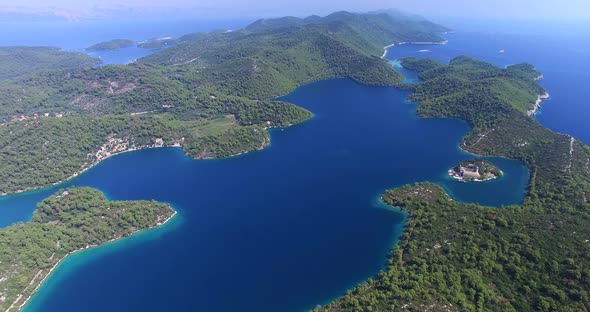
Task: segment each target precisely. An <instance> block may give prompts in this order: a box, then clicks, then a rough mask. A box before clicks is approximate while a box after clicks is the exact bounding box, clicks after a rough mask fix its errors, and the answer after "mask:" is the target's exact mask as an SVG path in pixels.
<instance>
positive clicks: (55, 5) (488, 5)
mask: <svg viewBox="0 0 590 312" xmlns="http://www.w3.org/2000/svg"><path fill="white" fill-rule="evenodd" d="M386 8H396V9H401V10H404V11H408V12H411V13H416V14H421V15H424V16H426V17H476V18H480V17H481V18H510V19H519V18H520V19H577V20H580V19H582V20H584V19H587V20H590V0H337V1H336V0H0V12H13V13H14V12H20V13H30V14H48V15H51V14H53V15H58V16H62V17H66V18H72V19H83V18H91V17H94V18H96V17H101V18H108V17H114V16H124V15H125V14H136V15H140V14H158V12H160V14H162V13H163V14H176V13H180V12H182V13H183V14H185V15H186V14H190V15H194V16H199V15H201V16H223V17H231V16H242V17H244V16H253V17H254V16H256V17H265V16H269V17H271V16H282V15H294V16H306V15H310V14H319V15H325V14H328V13H330V12H333V11H340V10H348V11H371V10H377V9H386Z"/></svg>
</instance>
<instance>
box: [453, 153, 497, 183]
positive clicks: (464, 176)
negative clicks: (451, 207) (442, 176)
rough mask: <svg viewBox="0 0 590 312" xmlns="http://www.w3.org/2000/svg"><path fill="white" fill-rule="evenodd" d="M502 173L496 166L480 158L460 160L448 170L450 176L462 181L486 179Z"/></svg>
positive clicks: (491, 178) (494, 177)
mask: <svg viewBox="0 0 590 312" xmlns="http://www.w3.org/2000/svg"><path fill="white" fill-rule="evenodd" d="M502 174H503V173H502V171H501V170H500V169H498V167H496V166H494V165H493V164H492V163H490V162H488V161H485V160H481V159H472V160H465V161H462V162H460V163H458V164H457V165H456V166H455V167H453V168H452V169H451V170H449V176H450V177H452V178H453V179H457V180H459V181H462V182H482V181H488V180H493V179H496V178H498V177H501V176H502Z"/></svg>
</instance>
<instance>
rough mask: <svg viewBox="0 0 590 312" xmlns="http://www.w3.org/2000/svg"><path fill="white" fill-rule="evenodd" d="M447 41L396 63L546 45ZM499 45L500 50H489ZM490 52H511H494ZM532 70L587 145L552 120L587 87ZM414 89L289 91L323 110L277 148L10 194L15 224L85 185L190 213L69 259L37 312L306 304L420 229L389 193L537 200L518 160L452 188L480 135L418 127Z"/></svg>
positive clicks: (506, 39) (42, 294)
mask: <svg viewBox="0 0 590 312" xmlns="http://www.w3.org/2000/svg"><path fill="white" fill-rule="evenodd" d="M155 35H159V34H155ZM172 35H173V34H172ZM150 36H151V35H150ZM448 36H449V37H448V38H449V40H450V43H449V45H446V46H433V47H428V48H424V47H422V46H420V47H414V46H403V47H395V48H393V49H391V50H390V53H389V54H388V58H391V59H392V60H393V59H396V58H400V57H403V56H409V55H425V56H426V55H427V54H429V55H428V56H431V57H436V58H439V59H441V60H443V61H448V59H450V57H452V56H455V55H460V54H467V55H473V56H476V57H481V58H484V59H486V60H491V61H493V62H494V63H496V64H499V65H508V64H511V63H514V62H517V61H520V60H521V59H522V60H529V58H527V55H526V51H529V52H530V51H536V50H535V49H534V48H533V49H528V50H522V51H521V52H520V53H522V54H517V55H516V56H513V57H512V56H511V57H512V58H510V59H503V58H504V57H507V56H508V55H511V54H510V53H514V52H511V51H519V50H517V49H515V47H516V46H518V45H519V44H520V43H518V42H513V41H514V40H516V41H521V40H523V39H522V38H521V37H517V39H510V38H512V36H514V35H513V34H509V33H506V34H502V33H500V34H490V33H488V32H485V31H484V32H482V33H481V34H479V35H477V34H473V33H470V32H457V33H454V34H450V35H448ZM485 36H488V37H489V38H500V39H495V40H500V43H501V44H500V43H498V45H497V46H496V45H491V43H489V40H492V39H489V40H487V39H486V40H483V39H478V40H479V41H476V43H477V42H480V41H481V42H484V43H485V44H476V43H474V41H473V40H475V39H477V38H488V37H485ZM113 37H116V36H109V38H108V39H110V38H113ZM143 38H145V36H144V37H143ZM132 39H133V38H132ZM139 39H141V38H139ZM95 41H100V40H93V41H92V42H95ZM530 42H531V44H533V43H538V44H541V45H542V44H543V43H539V42H537V41H536V40H533V39H531V40H530ZM487 44H490V45H491V46H490V47H487ZM488 48H489V49H490V50H489V51H496V52H497V51H499V50H500V49H505V53H503V54H502V55H500V56H499V59H495V58H494V56H495V52H489V51H488ZM421 49H429V50H431V51H432V52H418V50H421ZM492 49H493V50H492ZM583 51H588V50H584V49H582V52H581V54H580V55H585V54H584V52H583ZM556 55H557V54H556ZM574 55H577V54H574ZM534 59H536V60H538V61H542V60H545V63H542V62H539V63H535V62H534ZM529 61H530V62H531V63H534V64H535V65H536V66H537V68H538V69H539V70H541V71H543V72H544V74H545V77H546V79H545V80H544V81H543V84H544V86H545V87H546V88H547V89H548V91H549V92H550V93H551V94H552V96H554V99H552V100H550V101H548V102H547V103H546V107H545V108H544V109H543V114H542V115H540V116H539V117H538V118H539V120H540V121H541V122H543V123H544V124H548V125H549V126H550V127H552V128H554V127H558V126H561V127H563V128H562V131H563V132H568V133H572V134H575V135H576V136H577V137H580V138H582V136H581V135H579V134H580V133H581V134H583V133H585V132H584V128H582V127H583V125H582V123H577V122H576V121H575V118H576V117H577V116H574V117H573V119H572V116H570V115H567V114H565V115H562V119H561V122H562V124H560V123H559V122H558V121H559V120H558V119H552V118H549V119H548V120H543V118H545V116H551V113H550V109H551V107H553V106H557V105H558V104H559V106H562V105H563V106H567V105H572V107H570V108H569V109H572V110H580V111H581V112H580V114H584V113H586V114H587V112H585V111H584V110H583V109H582V107H581V106H578V104H576V103H574V104H571V103H570V102H566V101H563V100H561V99H562V98H561V97H558V95H559V94H562V96H563V94H567V93H568V92H569V93H575V94H578V95H581V94H583V93H582V90H583V89H577V88H576V87H575V86H577V85H576V84H573V85H572V84H568V83H566V82H563V83H559V81H560V78H559V77H555V78H553V80H552V79H551V78H550V76H552V75H555V74H550V72H552V71H551V70H550V69H551V68H554V67H553V66H554V65H552V64H549V63H551V58H549V57H547V58H544V59H543V58H540V57H539V58H534V57H533V56H531V58H530V60H529ZM578 61H582V59H578ZM568 62H573V61H572V60H568ZM555 68H557V66H555ZM547 70H549V71H547ZM562 70H565V71H567V69H563V68H562ZM573 70H574V71H575V70H577V67H576V68H574V69H573ZM556 73H557V72H556ZM568 77H571V76H568ZM407 78H408V79H409V80H412V79H415V77H411V76H410V75H408V77H407ZM550 81H554V85H552V86H551V87H550V86H549V85H548V83H549V82H550ZM554 94H555V95H554ZM408 95H409V94H408V93H407V92H406V91H400V90H396V89H393V88H376V87H367V86H362V85H358V84H356V83H354V82H352V81H350V80H346V79H338V80H328V81H321V82H318V83H314V84H310V85H306V86H303V87H300V88H298V89H297V90H296V91H294V92H293V93H292V94H290V95H288V96H286V97H285V98H284V100H287V101H290V102H293V103H296V104H298V105H301V106H303V107H306V108H308V109H310V110H311V111H313V112H314V114H315V117H314V118H313V119H312V120H310V121H308V122H306V123H303V124H301V125H297V126H294V127H291V128H288V129H284V130H282V129H275V130H273V131H272V145H271V146H270V147H269V148H268V149H266V150H263V151H260V152H256V153H251V154H246V155H242V156H239V157H233V158H230V159H224V160H211V161H199V160H192V159H190V158H188V157H186V156H185V155H184V154H183V153H182V151H181V150H180V149H174V148H167V149H158V150H145V151H138V152H132V153H126V154H122V155H118V156H116V157H113V158H110V159H108V160H106V161H104V162H103V163H101V164H100V165H98V166H97V167H95V168H93V169H91V170H89V171H88V172H86V173H85V174H83V175H81V176H79V177H78V178H76V179H74V180H72V181H69V182H67V183H66V184H64V185H61V186H58V187H54V188H50V189H46V190H42V191H37V192H30V193H26V194H19V195H14V196H8V197H4V198H0V226H7V225H9V224H12V223H13V222H17V221H27V220H29V219H30V217H31V213H32V211H33V209H34V204H35V203H36V202H38V201H39V200H41V199H43V198H45V197H47V196H49V195H50V194H52V193H53V192H55V191H56V190H57V189H59V188H61V187H68V186H71V185H76V186H92V187H96V188H99V189H100V190H102V191H103V192H105V193H106V194H107V196H108V197H109V198H110V199H112V200H131V199H155V200H160V201H166V202H169V203H171V204H172V205H173V206H174V208H175V209H177V210H178V212H179V214H178V215H177V217H175V218H174V219H173V221H171V223H170V224H168V225H166V226H164V227H162V228H159V229H155V230H151V231H148V232H143V233H140V234H138V235H135V236H133V237H131V238H128V239H124V240H121V241H118V242H114V243H111V244H108V245H105V246H102V247H99V248H94V249H90V250H87V251H84V252H80V253H78V254H75V255H73V256H71V257H69V258H68V259H66V261H64V262H63V263H62V265H60V266H59V267H58V268H57V269H56V271H55V272H54V274H53V275H52V276H51V278H49V279H48V280H47V282H46V283H45V284H44V285H43V286H42V287H41V289H40V290H39V292H38V293H37V295H36V296H34V297H33V299H32V300H31V302H30V303H29V304H28V305H27V306H26V311H104V310H109V311H131V310H133V311H136V310H139V311H159V310H176V311H253V310H256V311H301V310H305V309H309V308H313V307H314V306H315V305H317V304H323V303H326V302H328V301H330V300H331V299H333V298H335V297H338V296H339V295H341V294H343V293H344V292H345V291H346V290H347V289H350V288H351V287H353V286H354V285H356V284H357V283H359V282H361V281H363V280H365V279H366V278H368V277H370V276H372V275H374V274H376V273H377V272H378V271H379V270H380V269H381V268H383V266H384V264H385V261H386V259H387V255H388V253H389V251H390V249H391V247H392V246H393V244H394V242H395V240H396V239H397V237H398V235H399V234H400V233H401V231H402V229H403V228H402V227H403V224H404V220H405V215H404V214H403V213H400V212H398V211H395V209H390V208H387V207H385V206H384V205H383V204H382V203H380V201H379V200H378V197H379V194H380V193H381V192H382V191H383V190H385V189H387V188H390V187H395V186H400V185H403V184H406V183H413V182H417V181H433V182H436V183H439V184H441V185H442V186H443V187H445V188H446V189H447V191H448V192H449V193H450V194H452V196H453V197H454V198H455V199H456V200H460V201H466V202H479V203H482V204H487V205H494V206H500V205H503V204H515V203H519V202H520V201H521V200H522V197H523V194H524V188H525V185H526V180H527V177H528V173H527V170H526V169H525V168H524V167H523V166H522V165H521V164H520V163H518V162H516V161H512V160H507V159H498V158H491V159H490V160H491V161H492V162H494V163H496V164H497V165H498V166H499V167H500V168H501V169H502V170H503V171H504V172H505V173H506V175H505V177H503V178H502V179H500V180H497V181H491V182H486V183H477V184H467V183H460V182H456V181H453V180H451V179H449V178H448V177H447V175H446V171H447V170H448V169H449V168H450V167H451V166H453V165H454V164H455V163H456V162H458V161H460V160H463V159H469V158H471V157H473V156H472V155H467V154H465V153H463V152H461V151H460V150H459V149H458V144H459V142H460V139H461V137H462V136H463V135H465V134H466V133H467V131H469V128H468V126H467V125H466V124H465V123H464V122H462V121H459V120H452V119H419V118H417V117H416V116H415V105H416V104H414V103H409V102H407V100H406V98H407V96H408ZM572 97H574V96H572ZM574 98H575V97H574ZM580 105H581V104H580ZM562 109H563V108H562ZM566 117H567V118H566ZM551 120H553V121H554V122H555V124H554V125H552V124H551ZM563 123H566V124H567V125H564V124H563ZM554 129H557V128H554ZM586 135H588V133H587V129H586ZM586 142H588V141H586Z"/></svg>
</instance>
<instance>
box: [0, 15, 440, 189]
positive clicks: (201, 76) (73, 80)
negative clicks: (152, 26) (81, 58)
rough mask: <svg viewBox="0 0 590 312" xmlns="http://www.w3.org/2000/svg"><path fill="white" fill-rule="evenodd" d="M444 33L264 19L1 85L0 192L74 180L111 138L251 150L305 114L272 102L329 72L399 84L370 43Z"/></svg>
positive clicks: (364, 19)
mask: <svg viewBox="0 0 590 312" xmlns="http://www.w3.org/2000/svg"><path fill="white" fill-rule="evenodd" d="M446 30H447V29H446V28H445V27H443V26H440V25H437V24H434V23H430V22H428V21H426V20H424V19H420V18H417V17H413V16H404V15H400V14H397V13H395V14H393V15H392V14H389V13H387V12H384V13H374V14H355V13H348V12H336V13H333V14H331V15H328V16H326V17H317V16H314V17H309V18H304V19H298V18H295V19H280V18H279V19H265V20H259V21H256V22H254V23H252V24H251V25H249V26H247V27H246V28H244V29H242V30H236V31H232V32H211V33H195V34H188V35H185V36H182V37H180V38H178V39H174V45H173V46H171V47H169V48H167V49H165V50H162V51H159V52H157V53H154V54H152V55H150V56H148V57H145V58H142V59H139V60H137V62H134V63H133V64H129V65H109V66H103V67H98V68H87V67H84V66H80V67H79V68H68V69H62V68H51V67H50V68H47V70H46V71H40V72H33V73H28V74H26V75H24V76H20V77H17V78H14V79H11V80H7V81H4V82H0V94H2V96H0V104H2V105H0V106H2V109H0V123H2V124H0V137H3V138H4V139H2V140H0V141H2V142H0V143H1V144H0V194H5V195H8V194H14V193H15V192H16V191H21V192H22V191H24V190H33V189H39V188H43V187H47V186H51V185H55V184H59V183H62V182H63V181H66V180H67V179H70V178H72V177H74V176H75V175H76V174H77V173H78V174H79V173H80V172H81V171H82V170H84V169H85V168H86V167H88V166H89V164H92V163H94V160H93V158H92V157H90V158H89V156H88V155H94V154H95V153H96V152H97V150H99V149H100V148H101V146H102V145H103V144H104V142H105V140H108V139H109V138H111V137H114V138H117V139H125V138H129V143H130V144H131V143H133V144H135V146H143V145H152V144H155V140H157V139H158V138H162V139H163V140H164V142H176V141H177V140H179V139H181V138H184V139H185V140H184V141H183V142H182V144H181V145H182V147H183V149H184V151H185V153H186V154H188V155H190V156H191V157H193V158H198V159H203V158H224V157H229V156H232V155H238V154H242V153H245V152H250V151H255V150H259V149H260V148H262V147H264V146H266V145H268V141H269V134H268V132H267V130H266V129H265V128H268V127H286V126H288V125H292V124H297V123H300V122H303V121H305V120H308V119H309V118H310V117H311V115H312V114H311V112H309V111H306V110H305V109H302V108H300V107H298V106H295V105H292V104H290V103H283V102H278V101H273V100H272V99H275V98H277V97H278V96H280V95H283V94H287V93H289V92H291V91H292V90H294V89H295V88H297V87H298V86H301V85H303V84H306V83H310V82H313V81H318V80H322V79H328V78H340V77H344V78H350V79H353V80H355V81H357V82H359V83H362V84H366V85H374V86H396V85H399V84H400V83H401V82H402V77H401V74H399V73H398V72H397V71H395V70H394V69H393V68H391V66H390V65H389V64H388V63H387V62H385V61H383V60H382V59H380V58H378V54H377V53H379V50H382V49H383V48H382V47H383V46H385V45H386V44H387V43H388V42H426V41H437V40H442V39H441V38H439V37H438V36H436V35H434V33H440V32H444V31H446ZM166 40H172V39H170V38H165V40H159V42H160V41H166ZM379 54H380V53H379ZM219 55H224V57H223V58H220V57H219ZM177 64H182V65H177ZM0 69H1V68H0ZM143 112H150V113H143ZM224 116H233V117H232V118H233V119H232V118H226V117H224ZM113 123H114V124H115V125H114V126H113V125H112V124H113ZM25 138H27V139H26V140H25Z"/></svg>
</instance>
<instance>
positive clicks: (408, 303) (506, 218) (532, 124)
mask: <svg viewBox="0 0 590 312" xmlns="http://www.w3.org/2000/svg"><path fill="white" fill-rule="evenodd" d="M401 63H402V65H403V66H404V67H405V68H406V69H408V70H414V71H416V72H417V73H418V76H419V78H420V80H421V82H419V83H417V84H415V85H412V86H409V87H410V88H411V89H412V90H413V91H414V92H413V93H412V95H411V96H410V100H412V101H413V102H418V103H419V104H418V105H419V106H418V108H417V115H418V116H419V117H422V118H429V117H430V118H432V117H435V118H449V117H450V118H460V119H463V120H465V121H467V122H468V123H469V124H470V125H471V127H472V130H471V131H470V132H469V133H468V134H467V135H466V136H465V137H464V138H463V142H462V144H461V148H462V149H463V150H465V151H467V152H469V153H472V154H477V155H483V156H496V157H506V158H511V159H517V160H520V161H522V162H523V163H524V164H525V165H526V166H527V167H528V168H529V172H530V179H529V183H528V189H527V193H526V195H525V199H524V201H523V203H522V204H521V205H514V206H510V207H500V208H492V207H484V206H480V205H477V204H464V203H458V202H455V201H453V200H451V198H450V197H449V196H448V195H447V194H446V193H445V191H444V190H443V189H442V188H441V187H439V186H437V185H434V184H432V183H429V182H425V183H416V184H414V185H406V186H403V187H400V188H395V189H391V190H387V191H385V192H384V194H383V195H382V199H383V201H384V202H386V203H387V204H389V205H391V206H394V207H397V208H399V209H401V210H403V211H405V212H407V213H408V214H409V218H408V223H407V225H406V228H405V231H404V233H403V234H402V237H401V238H400V242H399V243H398V244H397V245H396V246H395V247H394V249H393V252H392V253H391V255H390V257H389V261H388V265H387V268H386V269H384V270H383V271H382V272H380V273H379V274H378V275H376V276H374V277H373V278H370V279H369V280H367V281H366V282H364V283H362V284H360V285H358V286H357V287H355V288H354V289H352V290H349V291H348V292H347V293H346V294H344V295H343V297H341V298H339V299H337V300H335V301H332V302H330V303H328V304H326V305H325V306H323V307H318V308H316V310H318V311H389V310H397V309H404V310H409V311H484V310H485V311H586V310H588V309H589V308H590V293H589V291H588V289H590V275H589V272H590V263H589V261H588V258H587V256H586V255H587V254H588V252H589V251H590V202H589V201H588V198H589V196H590V170H589V169H588V164H589V163H590V147H588V146H586V145H584V144H583V143H581V142H579V141H577V140H575V139H574V138H573V137H571V136H569V135H563V134H559V133H555V132H553V131H551V130H548V129H546V128H544V127H543V126H542V125H540V124H539V123H538V122H537V121H536V120H535V119H533V118H531V117H530V115H529V114H528V111H529V110H530V109H531V107H530V106H531V103H534V102H535V99H539V98H540V96H539V94H545V92H546V91H545V90H543V88H542V87H541V86H539V85H538V84H537V80H538V78H539V77H540V76H541V74H540V73H538V72H537V71H536V70H535V69H534V67H533V66H531V65H530V64H526V63H524V64H517V65H512V66H509V67H507V68H505V69H500V68H497V67H495V66H493V65H492V64H488V63H485V62H482V61H479V60H475V59H471V58H468V57H457V58H455V59H452V60H451V61H450V63H449V64H443V63H440V62H438V61H435V60H431V59H416V58H408V59H404V60H402V61H401Z"/></svg>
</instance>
